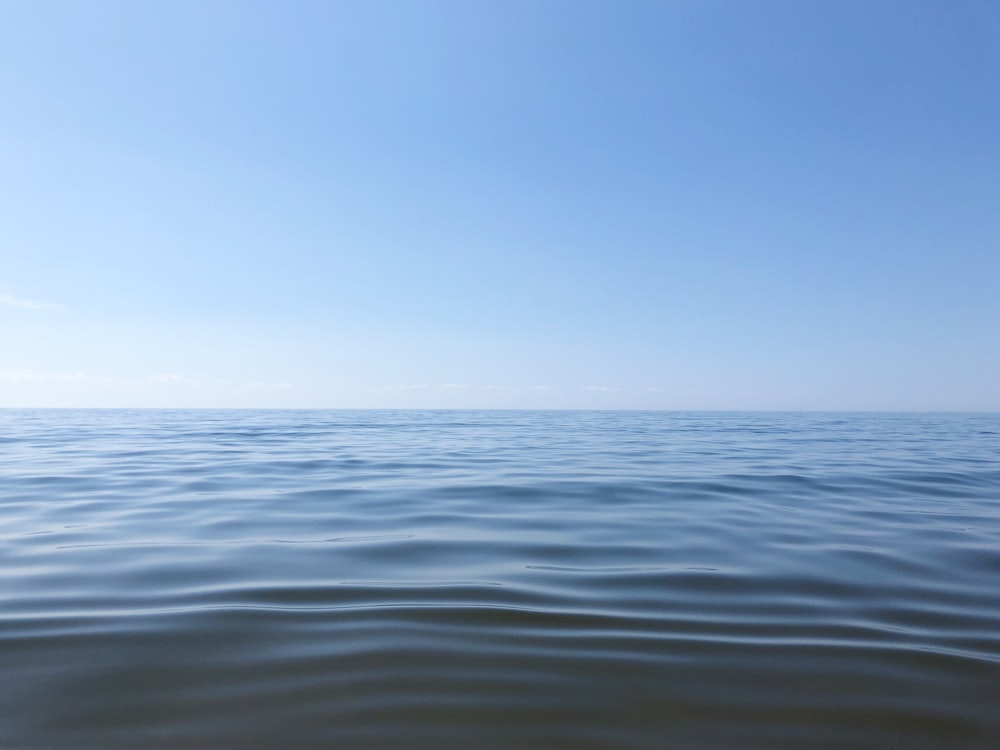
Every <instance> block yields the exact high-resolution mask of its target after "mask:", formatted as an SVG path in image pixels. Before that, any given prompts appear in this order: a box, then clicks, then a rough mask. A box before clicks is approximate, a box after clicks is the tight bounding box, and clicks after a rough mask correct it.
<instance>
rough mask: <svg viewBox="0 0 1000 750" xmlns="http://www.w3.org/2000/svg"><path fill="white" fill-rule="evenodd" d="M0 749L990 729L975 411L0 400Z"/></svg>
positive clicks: (819, 736) (898, 734)
mask: <svg viewBox="0 0 1000 750" xmlns="http://www.w3.org/2000/svg"><path fill="white" fill-rule="evenodd" d="M0 747H2V748H5V749H7V750H63V749H67V750H76V749H86V750H91V749H93V750H117V749H119V748H121V749H124V748H129V749H131V748H139V749H143V750H146V749H149V750H160V749H164V750H166V749H167V748H169V749H170V750H181V749H183V748H192V749H197V750H202V749H204V750H218V749H220V748H222V749H225V748H233V749H239V750H244V749H245V750H254V749H257V748H260V749H268V750H269V749H271V748H278V749H280V750H297V749H300V748H301V749H303V750H311V749H313V748H337V749H340V750H353V749H354V748H387V749H390V750H394V749H395V748H400V749H401V748H407V749H410V748H434V749H435V750H440V749H445V750H447V749H449V748H476V749H477V750H480V749H481V750H494V749H496V750H499V749H501V748H503V749H504V750H512V749H525V750H533V749H536V748H537V749H549V748H551V749H561V748H567V749H568V748H572V749H574V750H591V749H594V750H596V749H598V748H601V749H608V750H611V749H612V748H614V749H619V748H620V749H623V750H627V749H630V748H634V749H636V750H639V749H643V750H645V749H647V748H648V749H649V750H755V749H757V748H760V749H761V750H764V749H766V750H783V749H786V748H788V749H791V748H795V749H796V750H797V749H799V748H810V749H816V748H819V749H826V748H830V749H831V750H832V749H834V748H835V749H836V750H843V749H844V748H852V749H853V748H859V749H865V748H873V749H876V748H877V749H878V750H892V749H895V748H899V749H904V748H905V749H906V750H921V749H923V748H934V749H937V748H948V750H961V749H970V750H971V749H975V750H993V749H995V748H1000V415H996V414H994V415H972V414H962V415H958V414H956V415H940V414H939V415H931V414H778V413H671V412H496V411H479V412H475V411H469V412H462V411H61V410H24V411H19V410H8V411H4V412H0Z"/></svg>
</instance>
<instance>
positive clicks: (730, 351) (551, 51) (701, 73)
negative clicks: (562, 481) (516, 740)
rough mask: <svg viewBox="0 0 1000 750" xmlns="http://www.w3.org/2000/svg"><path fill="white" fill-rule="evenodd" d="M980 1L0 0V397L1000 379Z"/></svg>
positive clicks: (998, 149)
mask: <svg viewBox="0 0 1000 750" xmlns="http://www.w3.org/2000/svg"><path fill="white" fill-rule="evenodd" d="M997 39H1000V5H998V4H996V3H995V2H993V0H984V1H982V2H978V1H975V0H949V1H948V2H945V1H944V0H939V1H936V2H925V1H923V0H878V1H876V2H872V1H871V0H865V1H863V2H861V1H855V0H838V1H837V2H801V1H800V0H787V1H786V0H781V1H778V0H754V1H753V2H742V1H741V2H735V1H725V0H721V1H720V0H698V1H696V2H695V1H691V2H682V1H680V0H677V1H674V2H660V1H657V2H639V1H637V0H620V1H615V2H612V1H611V0H608V1H607V2H588V1H587V0H572V2H570V1H565V0H544V1H543V0H535V1H533V2H523V1H520V0H504V1H503V2H473V1H472V0H450V1H448V2H426V1H422V0H405V1H404V0H398V1H397V2H384V1H379V0H365V1H364V2H334V1H332V0H331V1H323V2H302V1H299V2H282V3H278V2H252V1H250V0H241V1H240V2H223V1H220V2H202V1H200V0H199V2H148V3H137V2H132V1H131V0H130V1H128V2H111V1H107V2H92V3H80V2H47V1H46V0H38V1H35V0H33V1H32V2H20V1H18V2H11V1H10V0H8V1H6V2H3V3H0V406H171V407H174V406H176V407H186V406H220V407H227V406H238V407H254V406H260V407H286V406H287V407H486V408H493V407H498V408H505V407H515V408H522V407H523V408H535V407H539V408H652V409H657V408H663V409H848V410H867V409H886V410H895V409H907V410H910V409H912V410H925V409H926V410H942V409H943V410H1000V386H998V384H1000V209H998V207H1000V96H998V92H1000V45H998V44H997V42H996V40H997Z"/></svg>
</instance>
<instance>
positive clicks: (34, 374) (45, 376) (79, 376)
mask: <svg viewBox="0 0 1000 750" xmlns="http://www.w3.org/2000/svg"><path fill="white" fill-rule="evenodd" d="M0 381H4V382H6V383H112V382H115V379H114V378H109V377H107V376H106V375H90V374H88V373H86V372H39V371H38V370H29V369H19V370H0Z"/></svg>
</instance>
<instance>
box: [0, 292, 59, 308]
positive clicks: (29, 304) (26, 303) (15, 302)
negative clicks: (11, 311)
mask: <svg viewBox="0 0 1000 750" xmlns="http://www.w3.org/2000/svg"><path fill="white" fill-rule="evenodd" d="M0 305H7V306H8V307H17V308H20V309H21V310H62V309H63V308H64V306H63V305H57V304H54V303H52V302H38V301H37V300H33V299H25V298H24V297H18V296H16V295H13V294H2V293H0Z"/></svg>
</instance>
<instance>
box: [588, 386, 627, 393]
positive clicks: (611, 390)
mask: <svg viewBox="0 0 1000 750" xmlns="http://www.w3.org/2000/svg"><path fill="white" fill-rule="evenodd" d="M580 390H581V391H588V392H591V393H618V392H619V391H621V388H612V387H611V386H608V385H585V386H583V388H581V389H580Z"/></svg>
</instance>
